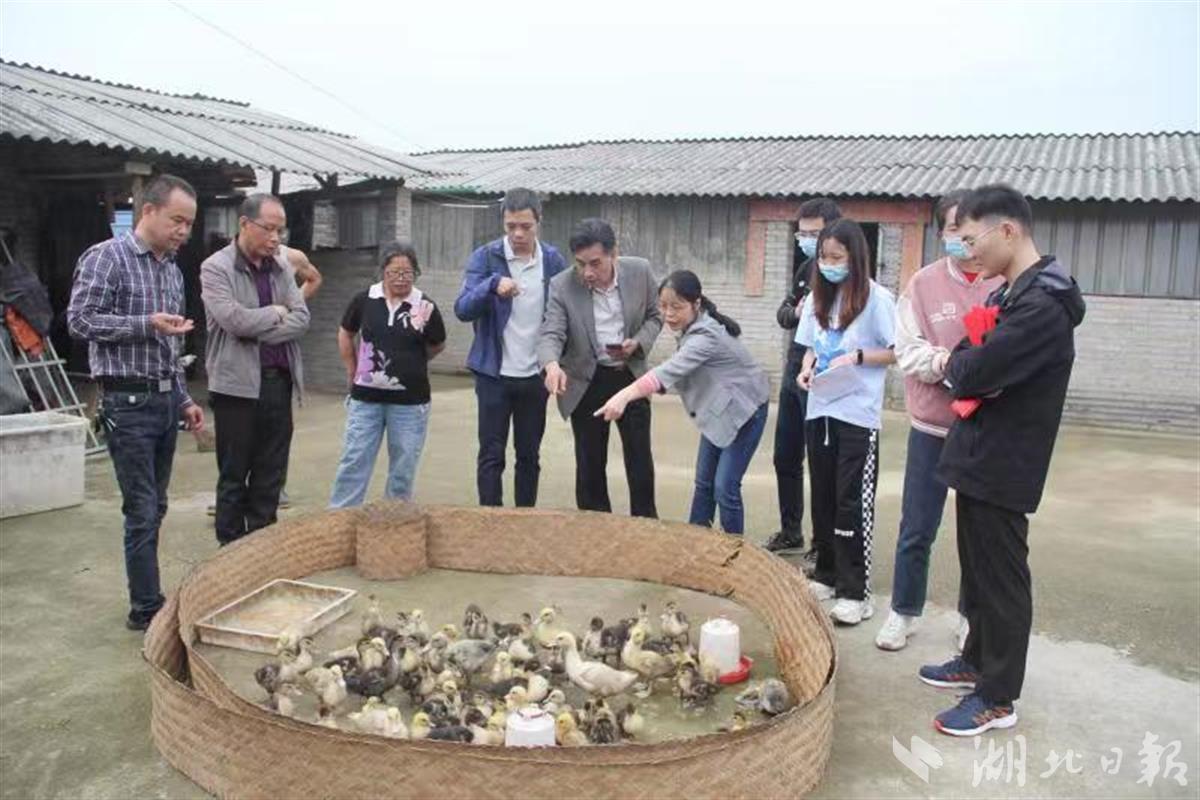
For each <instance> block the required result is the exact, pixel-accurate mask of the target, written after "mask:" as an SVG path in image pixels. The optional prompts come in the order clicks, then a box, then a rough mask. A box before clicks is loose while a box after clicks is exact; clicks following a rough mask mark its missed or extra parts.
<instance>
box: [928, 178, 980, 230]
mask: <svg viewBox="0 0 1200 800" xmlns="http://www.w3.org/2000/svg"><path fill="white" fill-rule="evenodd" d="M970 193H971V190H970V189H954V190H953V191H950V192H946V193H945V194H944V195H942V196H941V197H940V198H938V201H937V203H936V204H935V205H934V207H933V221H934V222H935V223H937V229H938V233H939V234H940V233H941V232H942V231H944V230H946V215H947V214H948V213H950V209H952V208H954V207H955V206H957V205H960V204H961V203H962V201H963V198H964V197H966V196H967V195H969V194H970Z"/></svg>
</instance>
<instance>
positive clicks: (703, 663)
mask: <svg viewBox="0 0 1200 800" xmlns="http://www.w3.org/2000/svg"><path fill="white" fill-rule="evenodd" d="M700 677H701V678H703V679H704V680H705V682H707V683H716V682H717V681H719V680H720V678H721V668H720V667H718V666H717V662H716V661H713V660H712V657H711V656H708V655H701V656H700Z"/></svg>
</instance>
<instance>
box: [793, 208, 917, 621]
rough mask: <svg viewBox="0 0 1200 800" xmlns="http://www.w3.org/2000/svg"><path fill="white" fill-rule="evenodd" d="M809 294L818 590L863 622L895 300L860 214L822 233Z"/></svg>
mask: <svg viewBox="0 0 1200 800" xmlns="http://www.w3.org/2000/svg"><path fill="white" fill-rule="evenodd" d="M817 254H818V259H817V264H816V267H817V268H816V270H815V271H814V274H813V275H812V278H811V285H812V293H811V294H810V295H809V296H808V299H807V300H806V301H805V303H804V310H803V311H802V312H801V315H800V325H799V327H798V328H797V329H796V341H797V342H798V343H799V344H802V345H804V346H805V347H807V348H808V352H806V353H805V354H804V364H803V366H802V368H801V370H800V376H799V377H798V378H797V382H798V383H799V384H800V386H801V388H803V389H806V390H808V393H809V394H808V410H807V422H806V423H805V436H806V444H807V450H808V463H809V483H810V486H811V490H812V502H811V504H810V505H811V511H810V513H811V518H812V526H813V547H814V549H816V551H817V565H816V569H815V570H814V571H813V582H812V588H813V592H814V593H816V595H817V597H818V598H819V599H821V600H828V599H833V598H835V597H836V598H837V603H836V604H835V605H834V607H833V609H832V610H831V611H830V615H831V616H832V617H833V619H834V620H835V621H837V622H841V623H843V624H846V625H857V624H858V623H859V622H862V621H863V620H864V619H868V618H870V617H871V615H872V614H873V613H874V608H873V607H872V605H871V595H870V568H871V536H872V533H873V531H874V527H875V486H876V482H877V479H878V475H879V428H880V427H881V418H882V412H883V388H884V382H885V380H886V378H887V366H888V365H889V364H893V363H895V361H896V355H895V353H894V352H893V351H892V346H893V344H894V331H895V322H896V304H895V300H894V299H893V298H892V295H891V293H890V292H888V290H887V289H884V288H883V287H882V286H880V285H879V284H877V283H875V282H874V281H873V280H871V254H870V250H869V249H868V247H867V239H866V237H865V236H864V235H863V231H862V228H861V227H860V226H859V224H858V223H857V222H854V221H853V220H849V219H845V218H843V219H840V220H838V221H836V222H834V223H832V224H831V225H829V226H828V227H827V228H825V230H823V231H822V232H821V236H820V238H819V240H818V242H817Z"/></svg>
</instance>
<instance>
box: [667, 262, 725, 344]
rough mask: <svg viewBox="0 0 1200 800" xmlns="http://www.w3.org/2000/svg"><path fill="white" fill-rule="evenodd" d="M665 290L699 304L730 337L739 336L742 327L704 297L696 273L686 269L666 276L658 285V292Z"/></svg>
mask: <svg viewBox="0 0 1200 800" xmlns="http://www.w3.org/2000/svg"><path fill="white" fill-rule="evenodd" d="M667 288H670V289H671V291H673V292H675V294H677V295H678V296H679V297H681V298H683V299H684V300H686V301H687V302H689V303H695V302H699V303H700V310H702V311H704V312H705V313H706V314H708V315H709V316H710V317H712V318H713V319H714V320H715V321H716V322H717V323H718V324H720V325H721V327H723V328H724V329H725V331H726V332H727V333H728V334H729V335H730V336H733V337H737V336H741V334H742V326H741V325H738V324H737V323H736V322H735V321H734V320H732V319H731V318H729V317H727V316H725V315H724V314H722V313H721V312H720V311H717V304H716V303H714V302H713V301H712V300H709V299H708V298H707V297H705V296H704V291H703V289H702V288H701V286H700V278H698V277H697V276H696V273H694V272H692V271H691V270H686V269H679V270H675V271H674V272H672V273H671V274H670V275H668V276H667V278H666V280H664V281H663V282H662V283H661V284H659V286H658V291H659V292H661V291H662V290H663V289H667Z"/></svg>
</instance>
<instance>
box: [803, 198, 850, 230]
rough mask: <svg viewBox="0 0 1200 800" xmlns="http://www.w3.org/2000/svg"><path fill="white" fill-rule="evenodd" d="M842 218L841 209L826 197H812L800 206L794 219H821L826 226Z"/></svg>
mask: <svg viewBox="0 0 1200 800" xmlns="http://www.w3.org/2000/svg"><path fill="white" fill-rule="evenodd" d="M841 218H842V209H840V208H838V204H837V203H835V202H834V201H833V200H831V199H829V198H828V197H814V198H812V199H811V200H805V201H804V202H803V203H801V204H800V210H799V211H798V212H796V219H821V220H822V221H824V223H825V224H826V225H828V224H829V223H831V222H833V221H834V220H839V219H841Z"/></svg>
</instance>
